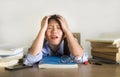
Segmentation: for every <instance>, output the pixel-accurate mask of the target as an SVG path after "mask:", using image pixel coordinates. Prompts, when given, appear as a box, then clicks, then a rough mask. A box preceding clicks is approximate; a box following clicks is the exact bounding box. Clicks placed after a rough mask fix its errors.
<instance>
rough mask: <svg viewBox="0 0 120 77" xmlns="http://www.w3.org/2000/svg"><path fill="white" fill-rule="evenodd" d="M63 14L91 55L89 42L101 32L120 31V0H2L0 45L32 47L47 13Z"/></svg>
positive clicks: (0, 9) (0, 1) (0, 4)
mask: <svg viewBox="0 0 120 77" xmlns="http://www.w3.org/2000/svg"><path fill="white" fill-rule="evenodd" d="M50 14H60V15H62V16H64V17H65V18H66V20H67V22H68V25H69V28H70V30H71V31H72V32H80V33H81V44H82V46H83V47H84V49H85V51H88V52H89V54H90V43H89V42H88V41H86V39H87V38H93V37H96V36H98V35H100V34H101V33H106V32H107V33H109V32H110V33H111V32H118V33H119V32H120V0H0V44H3V43H14V44H15V45H16V44H22V45H24V46H25V47H29V46H30V45H31V43H32V42H33V40H34V39H35V37H36V35H37V33H38V31H39V29H40V22H41V19H42V18H43V17H44V16H45V15H50Z"/></svg>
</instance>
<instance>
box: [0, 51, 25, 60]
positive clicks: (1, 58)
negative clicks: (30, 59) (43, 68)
mask: <svg viewBox="0 0 120 77" xmlns="http://www.w3.org/2000/svg"><path fill="white" fill-rule="evenodd" d="M23 56H24V54H23V52H21V53H18V54H15V55H10V56H0V62H8V61H10V60H15V59H21V58H23Z"/></svg>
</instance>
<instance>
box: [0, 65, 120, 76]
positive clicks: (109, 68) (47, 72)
mask: <svg viewBox="0 0 120 77" xmlns="http://www.w3.org/2000/svg"><path fill="white" fill-rule="evenodd" d="M119 76H120V65H115V64H103V65H92V64H89V65H83V64H81V65H79V68H77V69H74V68H70V69H38V68H37V67H33V68H27V69H21V70H16V71H8V70H5V69H4V68H0V77H119Z"/></svg>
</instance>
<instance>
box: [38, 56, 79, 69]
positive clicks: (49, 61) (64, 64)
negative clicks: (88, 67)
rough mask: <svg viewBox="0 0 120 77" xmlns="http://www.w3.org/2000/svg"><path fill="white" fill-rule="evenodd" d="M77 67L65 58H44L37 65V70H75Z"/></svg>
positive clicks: (69, 59) (68, 58)
mask: <svg viewBox="0 0 120 77" xmlns="http://www.w3.org/2000/svg"><path fill="white" fill-rule="evenodd" d="M77 67H78V65H77V64H76V63H75V62H74V61H73V60H71V58H70V57H66V56H62V57H59V56H46V57H43V59H42V60H41V61H40V63H39V68H77Z"/></svg>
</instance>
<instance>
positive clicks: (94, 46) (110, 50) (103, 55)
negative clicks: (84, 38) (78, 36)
mask: <svg viewBox="0 0 120 77" xmlns="http://www.w3.org/2000/svg"><path fill="white" fill-rule="evenodd" d="M117 40H118V39H117ZM88 41H90V43H91V55H92V57H93V58H97V59H100V60H104V61H106V62H110V63H120V46H119V44H120V40H119V41H117V42H116V39H113V38H109V39H108V38H95V39H89V40H88Z"/></svg>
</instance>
